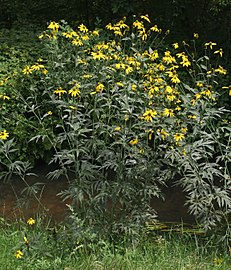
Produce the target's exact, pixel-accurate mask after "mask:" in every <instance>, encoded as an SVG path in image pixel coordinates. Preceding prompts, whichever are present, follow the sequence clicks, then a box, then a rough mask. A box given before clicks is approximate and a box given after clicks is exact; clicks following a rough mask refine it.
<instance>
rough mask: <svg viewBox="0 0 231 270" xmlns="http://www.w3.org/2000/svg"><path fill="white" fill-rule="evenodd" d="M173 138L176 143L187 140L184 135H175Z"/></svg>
mask: <svg viewBox="0 0 231 270" xmlns="http://www.w3.org/2000/svg"><path fill="white" fill-rule="evenodd" d="M173 137H174V139H175V141H176V142H178V141H182V140H183V139H184V138H185V136H184V134H183V133H176V134H174V135H173Z"/></svg>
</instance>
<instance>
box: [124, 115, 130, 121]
mask: <svg viewBox="0 0 231 270" xmlns="http://www.w3.org/2000/svg"><path fill="white" fill-rule="evenodd" d="M128 120H129V116H128V115H127V114H125V116H124V121H125V122H127V121H128Z"/></svg>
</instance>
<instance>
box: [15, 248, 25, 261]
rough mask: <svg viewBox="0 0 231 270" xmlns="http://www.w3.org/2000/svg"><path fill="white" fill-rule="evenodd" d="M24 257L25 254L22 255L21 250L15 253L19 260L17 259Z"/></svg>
mask: <svg viewBox="0 0 231 270" xmlns="http://www.w3.org/2000/svg"><path fill="white" fill-rule="evenodd" d="M22 256H23V253H22V251H21V250H20V249H19V250H17V251H16V253H15V257H16V258H17V259H21V258H22Z"/></svg>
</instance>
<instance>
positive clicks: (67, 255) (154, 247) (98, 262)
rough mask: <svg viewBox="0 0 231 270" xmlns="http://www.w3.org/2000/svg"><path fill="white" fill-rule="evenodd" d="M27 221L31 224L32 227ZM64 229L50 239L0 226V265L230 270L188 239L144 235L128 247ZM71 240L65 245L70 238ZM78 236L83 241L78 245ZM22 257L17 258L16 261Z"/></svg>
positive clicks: (30, 228)
mask: <svg viewBox="0 0 231 270" xmlns="http://www.w3.org/2000/svg"><path fill="white" fill-rule="evenodd" d="M31 221H32V222H31ZM67 228H68V224H65V226H64V225H59V227H58V228H57V229H56V234H55V235H54V228H51V226H50V223H49V222H46V223H44V221H42V220H40V219H36V220H35V219H29V220H28V221H27V223H25V222H23V221H19V222H17V224H15V223H14V224H9V223H6V222H5V221H4V220H2V221H1V228H0V264H1V269H4V270H13V269H17V270H19V269H21V270H31V269H33V270H36V269H38V270H51V269H54V270H55V269H57V270H61V269H64V270H74V269H83V270H87V269H89V270H90V269H108V270H109V269H121V270H122V269H128V270H129V269H137V270H138V269H140V270H146V269H161V270H162V269H163V270H167V269H169V270H171V269H179V270H183V269H190V270H193V269H195V270H196V269H197V270H199V269H201V270H206V269H209V270H211V269H230V266H231V261H230V256H229V254H228V252H227V251H225V250H223V249H220V248H219V247H218V246H212V244H210V242H209V241H210V240H209V238H208V239H201V238H200V237H198V236H197V237H193V236H188V235H176V234H171V233H168V234H166V235H164V234H163V235H160V234H159V235H158V234H154V235H152V236H151V235H149V236H147V235H146V236H145V237H144V238H143V237H141V238H142V239H141V240H139V241H137V242H136V243H135V244H134V243H133V244H128V243H126V241H123V242H121V243H118V244H116V245H115V244H112V243H109V242H108V241H106V240H102V239H97V237H95V238H94V239H93V238H89V234H87V232H86V230H85V232H84V234H82V235H81V237H80V234H79V236H78V237H74V236H73V234H71V231H70V230H69V229H67ZM70 235H71V236H72V238H71V239H72V240H71V241H70V239H69V241H67V239H68V237H69V236H70ZM83 236H84V237H85V240H86V239H88V242H87V241H86V242H84V241H83ZM19 250H20V251H21V256H18V258H17V256H16V254H19Z"/></svg>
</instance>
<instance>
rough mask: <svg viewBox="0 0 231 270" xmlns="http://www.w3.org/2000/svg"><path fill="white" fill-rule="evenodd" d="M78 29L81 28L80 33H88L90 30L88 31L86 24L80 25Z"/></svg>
mask: <svg viewBox="0 0 231 270" xmlns="http://www.w3.org/2000/svg"><path fill="white" fill-rule="evenodd" d="M78 28H79V31H80V32H83V33H87V32H88V29H87V27H86V26H85V25H84V24H80V25H79V26H78Z"/></svg>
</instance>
